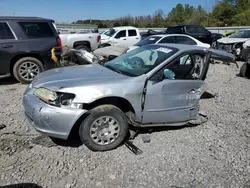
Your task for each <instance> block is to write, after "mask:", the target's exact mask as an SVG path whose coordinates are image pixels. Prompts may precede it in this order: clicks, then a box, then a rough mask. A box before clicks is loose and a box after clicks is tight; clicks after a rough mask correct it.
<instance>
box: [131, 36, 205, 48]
mask: <svg viewBox="0 0 250 188" xmlns="http://www.w3.org/2000/svg"><path fill="white" fill-rule="evenodd" d="M160 43H175V44H188V45H196V46H201V47H205V48H210V44H206V43H203V42H201V41H199V40H197V39H195V38H194V37H191V36H189V35H183V34H163V35H151V36H149V37H147V38H145V39H143V40H141V41H140V42H138V43H137V44H135V45H134V46H130V47H129V50H128V51H131V50H133V49H136V48H138V47H141V46H144V45H148V44H160Z"/></svg>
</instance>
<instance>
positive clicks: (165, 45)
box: [149, 43, 207, 51]
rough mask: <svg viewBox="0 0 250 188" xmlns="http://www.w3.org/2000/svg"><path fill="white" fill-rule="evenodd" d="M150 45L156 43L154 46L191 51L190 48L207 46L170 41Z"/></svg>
mask: <svg viewBox="0 0 250 188" xmlns="http://www.w3.org/2000/svg"><path fill="white" fill-rule="evenodd" d="M149 45H154V46H159V47H170V48H176V49H178V50H180V51H190V50H205V49H207V48H204V47H201V46H196V45H188V44H173V43H168V44H164V43H161V44H149Z"/></svg>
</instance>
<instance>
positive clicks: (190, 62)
mask: <svg viewBox="0 0 250 188" xmlns="http://www.w3.org/2000/svg"><path fill="white" fill-rule="evenodd" d="M205 57H206V56H205V55H203V54H185V55H183V56H181V57H180V58H178V59H177V60H175V61H173V62H171V63H169V64H168V65H167V66H166V67H165V68H167V69H169V70H171V71H172V72H174V73H175V79H177V80H178V79H182V80H183V79H188V80H190V79H191V80H193V79H197V78H198V77H200V75H201V73H202V71H203V68H204V62H205Z"/></svg>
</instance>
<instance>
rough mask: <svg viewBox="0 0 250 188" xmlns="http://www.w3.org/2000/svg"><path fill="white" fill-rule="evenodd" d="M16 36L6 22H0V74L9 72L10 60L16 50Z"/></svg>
mask: <svg viewBox="0 0 250 188" xmlns="http://www.w3.org/2000/svg"><path fill="white" fill-rule="evenodd" d="M16 43H17V38H16V35H15V33H14V32H13V30H12V29H11V27H10V26H9V24H8V23H7V22H0V74H8V73H10V61H11V59H12V57H13V55H14V54H15V53H16V51H17V47H16Z"/></svg>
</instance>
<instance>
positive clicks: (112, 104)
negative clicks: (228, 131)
mask: <svg viewBox="0 0 250 188" xmlns="http://www.w3.org/2000/svg"><path fill="white" fill-rule="evenodd" d="M211 54H212V52H211V51H210V50H208V49H204V48H202V47H197V46H189V45H177V44H168V45H159V44H154V45H147V46H143V47H140V48H137V49H135V50H132V51H130V52H128V53H126V54H123V55H121V56H119V57H117V58H116V59H114V60H112V61H110V62H108V63H106V64H105V65H104V66H102V65H99V64H92V65H83V66H74V67H66V68H58V69H52V70H49V71H45V72H43V73H41V74H39V75H38V76H37V77H36V78H35V79H34V80H33V81H32V83H31V84H30V85H29V86H28V87H27V89H26V91H25V93H24V97H23V106H24V109H25V114H26V116H27V119H28V120H29V121H30V123H31V125H32V126H33V127H34V128H35V129H36V130H37V131H39V132H41V133H43V134H46V135H48V136H50V137H55V138H60V139H68V137H69V135H70V133H71V132H72V129H73V128H78V129H79V135H76V136H80V138H81V140H82V142H83V143H84V144H85V145H86V146H87V147H88V148H89V149H91V150H93V151H105V150H111V149H114V148H116V147H118V146H119V145H120V144H122V143H123V142H124V140H125V139H126V136H127V134H128V130H129V126H128V125H129V124H130V125H133V126H136V127H153V126H173V125H175V126H181V125H185V124H187V123H188V122H189V121H191V120H194V119H196V117H197V113H198V110H199V109H198V104H199V99H200V97H201V95H202V94H203V92H204V91H205V89H206V84H205V82H204V79H205V78H206V74H207V70H208V67H209V63H210V60H211ZM217 57H220V58H221V59H225V60H232V61H234V60H233V57H232V56H231V55H230V54H227V53H221V54H220V53H217Z"/></svg>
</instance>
